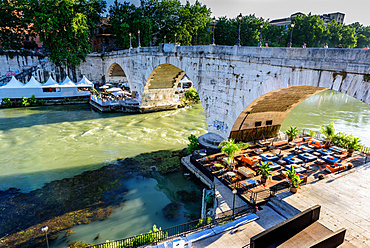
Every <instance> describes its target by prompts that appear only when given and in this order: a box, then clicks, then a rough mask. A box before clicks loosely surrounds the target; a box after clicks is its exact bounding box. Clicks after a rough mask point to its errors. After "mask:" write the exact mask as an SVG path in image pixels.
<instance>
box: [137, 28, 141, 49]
mask: <svg viewBox="0 0 370 248" xmlns="http://www.w3.org/2000/svg"><path fill="white" fill-rule="evenodd" d="M137 35H138V37H139V45H138V46H137V47H141V46H140V30H138V31H137Z"/></svg>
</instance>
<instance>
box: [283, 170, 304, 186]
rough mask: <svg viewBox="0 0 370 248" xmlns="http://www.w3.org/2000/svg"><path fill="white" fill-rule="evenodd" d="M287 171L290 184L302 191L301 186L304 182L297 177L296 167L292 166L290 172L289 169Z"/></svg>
mask: <svg viewBox="0 0 370 248" xmlns="http://www.w3.org/2000/svg"><path fill="white" fill-rule="evenodd" d="M285 170H286V171H287V172H288V173H287V178H288V179H289V181H290V183H291V184H292V187H295V188H299V189H300V188H301V187H300V186H299V184H300V183H301V182H302V180H301V179H300V178H299V176H298V175H297V172H296V170H295V169H294V166H293V165H292V167H291V169H290V170H288V169H285Z"/></svg>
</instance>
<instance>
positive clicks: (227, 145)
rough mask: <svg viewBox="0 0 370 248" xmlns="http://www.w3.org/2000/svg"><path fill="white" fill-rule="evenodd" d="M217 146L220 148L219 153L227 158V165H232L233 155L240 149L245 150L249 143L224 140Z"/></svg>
mask: <svg viewBox="0 0 370 248" xmlns="http://www.w3.org/2000/svg"><path fill="white" fill-rule="evenodd" d="M218 146H222V148H221V152H222V153H224V154H225V155H226V157H227V162H228V164H232V162H233V160H234V156H235V154H237V153H238V152H239V151H240V150H241V149H244V148H247V147H248V146H249V143H237V144H236V143H235V142H234V140H233V139H231V138H230V139H229V140H224V141H222V142H221V143H220V144H219V145H218Z"/></svg>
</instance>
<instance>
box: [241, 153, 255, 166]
mask: <svg viewBox="0 0 370 248" xmlns="http://www.w3.org/2000/svg"><path fill="white" fill-rule="evenodd" d="M240 159H241V160H242V161H243V162H245V163H246V164H249V165H255V164H256V163H258V162H259V160H258V159H253V158H250V157H249V156H248V155H246V154H243V155H242V156H241V158H240Z"/></svg>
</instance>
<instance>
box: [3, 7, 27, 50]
mask: <svg viewBox="0 0 370 248" xmlns="http://www.w3.org/2000/svg"><path fill="white" fill-rule="evenodd" d="M24 4H25V0H12V1H6V0H2V1H0V45H1V46H2V47H4V48H5V49H19V48H20V47H21V46H22V42H23V41H24V31H25V30H27V29H28V28H27V20H26V18H24V16H23V15H22V12H23V11H24ZM28 33H29V32H28Z"/></svg>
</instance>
